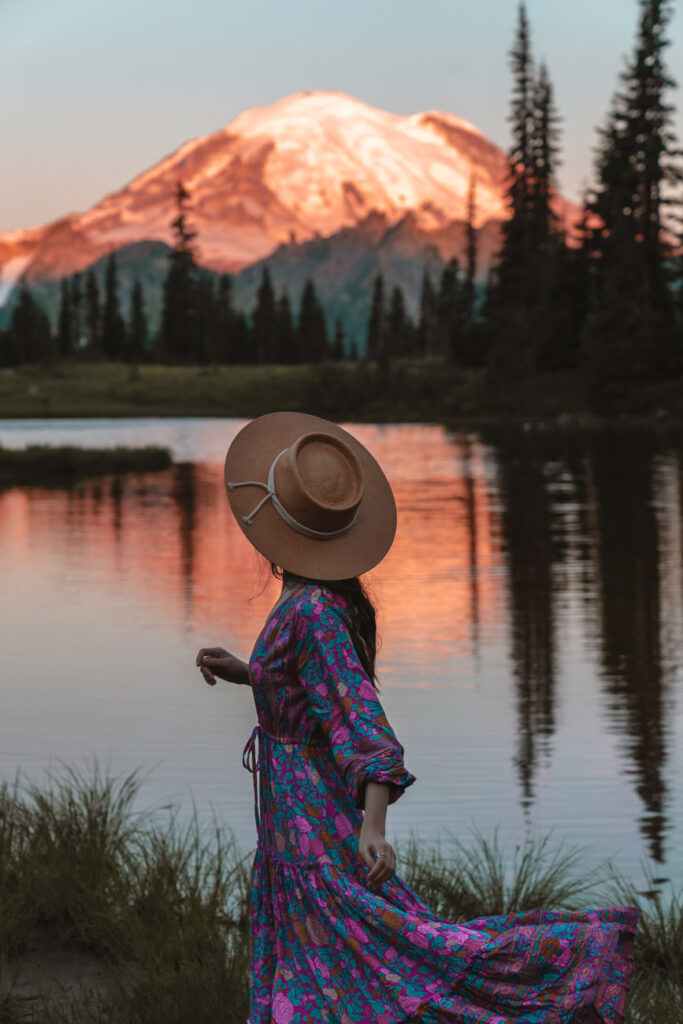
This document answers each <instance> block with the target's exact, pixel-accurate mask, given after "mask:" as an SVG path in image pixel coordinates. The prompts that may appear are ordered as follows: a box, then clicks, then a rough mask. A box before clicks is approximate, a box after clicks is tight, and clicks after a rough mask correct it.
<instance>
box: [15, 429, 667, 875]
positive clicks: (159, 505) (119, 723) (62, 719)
mask: <svg viewBox="0 0 683 1024" xmlns="http://www.w3.org/2000/svg"><path fill="white" fill-rule="evenodd" d="M242 425H243V421H239V420H231V419H224V420H219V419H140V420H131V419H128V420H118V419H117V420H31V421H27V420H17V421H7V420H5V421H3V422H2V424H0V443H1V444H3V445H5V446H7V447H23V446H24V445H26V444H30V443H51V444H60V443H69V444H82V445H88V446H90V445H116V444H132V445H146V444H164V445H168V446H169V447H170V448H171V449H172V451H173V453H174V456H175V458H176V459H177V460H179V464H178V465H177V466H176V467H174V468H172V469H170V470H167V471H164V472H161V473H150V474H142V475H133V476H128V477H123V478H120V479H116V478H112V477H108V478H103V479H101V480H99V481H88V482H85V483H80V484H78V485H76V486H73V487H71V488H61V489H45V488H40V487H17V488H10V489H5V490H4V491H0V571H1V577H0V578H1V580H2V586H1V588H0V616H1V622H2V626H1V630H2V645H1V647H0V777H2V778H6V779H9V780H11V779H13V778H14V777H15V774H16V772H17V770H18V769H21V771H22V772H23V773H24V774H25V775H26V776H29V777H31V778H34V779H41V778H44V777H45V775H44V773H45V771H46V769H50V768H52V769H53V770H56V771H59V763H60V761H68V762H71V763H75V764H76V765H78V766H81V767H83V766H84V765H85V763H86V759H89V760H91V759H92V757H93V756H97V758H98V759H99V760H100V762H102V763H103V764H105V765H106V766H107V767H108V768H109V769H110V770H112V771H114V772H116V773H120V772H128V771H130V770H132V769H133V768H136V767H138V766H140V765H142V766H143V767H144V769H145V770H146V773H147V775H146V782H145V784H144V786H143V789H142V792H141V795H140V802H141V805H144V806H148V805H150V804H152V803H157V804H158V803H164V802H167V801H174V802H177V803H180V804H181V806H182V807H183V808H185V809H188V810H189V809H190V808H191V805H192V804H191V802H192V800H194V802H195V803H196V805H197V808H198V810H199V812H200V814H201V815H202V816H206V817H207V818H208V816H209V814H210V812H211V808H213V809H214V810H215V811H216V813H217V814H218V816H219V818H220V819H221V820H222V821H223V822H224V823H225V824H227V825H228V826H230V827H232V829H233V830H234V833H235V835H236V838H237V839H238V840H239V842H240V844H241V845H242V846H243V848H244V849H245V850H249V849H252V848H253V847H254V845H255V840H256V836H255V825H254V817H253V790H252V779H251V776H250V775H249V773H248V772H246V771H245V770H244V768H243V767H242V750H243V747H244V744H245V743H246V741H247V739H248V737H249V735H250V733H251V729H252V726H253V725H254V724H255V721H256V713H255V709H254V705H253V698H252V695H251V691H250V690H249V689H248V688H247V687H235V686H231V685H229V684H227V683H220V682H219V683H218V685H217V686H216V687H215V688H211V687H208V686H207V685H206V684H205V683H204V682H203V679H202V677H201V675H200V673H199V670H198V669H197V668H196V667H195V664H194V662H195V656H196V653H197V650H198V648H199V647H202V646H211V645H221V646H224V647H227V648H228V649H229V650H232V651H234V652H235V653H237V654H238V655H239V656H240V657H242V658H244V659H246V658H247V657H248V655H249V653H250V650H251V646H252V644H253V642H254V640H255V638H256V636H257V634H258V632H259V630H260V629H261V626H262V624H263V621H264V619H265V617H266V615H267V613H268V611H269V609H270V607H271V606H272V604H273V603H274V601H275V600H276V599H277V596H278V585H277V584H276V583H274V582H273V581H270V580H269V578H268V574H267V572H266V570H265V568H264V566H263V565H262V564H261V563H260V560H259V558H258V556H257V555H255V553H254V552H253V550H252V548H251V547H250V546H249V544H248V542H247V541H246V540H245V538H244V537H243V536H242V534H241V532H240V531H239V529H238V527H237V526H236V524H234V522H233V521H232V517H231V514H230V512H229V508H228V503H227V498H226V494H225V488H224V483H223V459H224V457H225V452H226V450H227V447H228V445H229V444H230V442H231V440H232V438H233V437H234V435H235V434H236V432H237V431H238V430H239V429H240V428H241V427H242ZM347 429H349V430H350V431H351V432H352V433H353V434H354V435H355V436H356V437H358V438H359V440H361V441H362V442H363V443H364V444H366V445H367V446H368V448H370V450H371V451H372V452H373V453H374V454H375V455H376V456H377V458H378V459H379V460H380V462H381V463H382V465H383V466H384V468H385V470H386V472H387V475H388V476H389V478H390V480H391V483H392V485H393V487H394V489H395V493H396V496H397V501H398V506H399V529H398V534H397V539H396V542H395V544H394V547H393V548H392V551H391V552H390V554H389V556H388V557H387V558H386V560H385V561H384V562H383V563H382V565H381V566H380V567H379V568H378V569H377V570H375V572H374V573H372V574H370V582H371V586H372V589H373V592H374V595H375V597H376V599H377V601H378V603H379V622H380V629H381V633H382V640H383V645H382V650H381V655H380V661H379V669H380V680H381V700H382V703H383V705H384V708H385V711H386V713H387V715H388V717H389V720H390V722H391V723H392V725H393V727H394V729H395V731H396V733H397V734H398V736H399V738H400V740H401V742H402V743H403V745H404V747H405V752H406V753H405V761H406V765H407V766H408V767H409V768H410V770H411V771H412V772H413V773H414V774H415V775H416V776H417V779H418V781H417V782H416V783H415V785H414V786H413V787H411V789H409V790H408V791H406V793H405V794H404V795H403V797H402V798H401V799H400V800H399V801H398V802H397V803H396V804H395V805H394V806H392V807H391V808H390V809H389V817H388V837H389V838H390V839H392V838H393V839H395V840H400V838H401V837H402V836H407V835H408V833H409V832H410V831H411V830H413V832H416V833H417V834H418V835H419V836H420V837H422V838H423V839H424V840H426V841H429V842H431V841H433V840H436V839H442V840H443V841H444V842H445V843H447V842H448V834H454V835H456V836H458V837H460V838H462V839H463V840H464V841H468V840H469V839H470V838H471V834H472V828H473V827H476V828H478V829H479V830H481V831H482V832H483V833H484V834H485V835H486V836H488V837H492V835H493V830H494V828H495V827H496V826H499V835H500V838H501V841H502V842H503V843H504V844H506V845H507V846H508V849H512V848H513V847H514V845H516V844H520V845H521V844H523V843H524V841H525V840H526V839H529V838H531V837H535V836H540V835H542V834H545V833H546V832H548V831H549V830H551V829H553V830H554V832H553V837H552V842H551V845H557V844H559V842H560V841H561V840H562V839H566V840H567V841H568V842H569V843H571V844H578V845H581V846H583V847H584V850H585V863H586V864H592V863H597V862H598V861H600V860H602V859H603V858H605V857H608V856H611V857H613V859H614V862H615V863H616V864H617V865H618V866H619V867H620V868H621V869H622V870H624V871H626V872H627V873H629V874H631V875H632V876H633V877H634V878H636V879H638V880H641V879H642V871H641V866H642V865H643V864H646V865H647V866H648V867H649V868H654V869H655V872H654V873H655V874H656V875H658V876H661V877H665V878H671V879H672V880H674V881H676V882H679V881H683V864H682V859H681V856H680V850H681V848H682V845H683V843H682V841H683V779H682V776H681V768H682V766H683V710H682V708H683V700H682V697H683V694H682V683H681V664H680V662H681V658H680V653H679V652H680V651H681V643H680V640H681V631H682V626H683V609H682V601H683V571H682V569H683V566H682V518H681V503H682V500H683V497H682V495H683V483H682V480H683V478H682V473H681V459H682V450H683V444H682V442H681V439H680V437H677V436H676V435H674V434H670V433H664V432H662V431H660V432H657V433H655V432H645V431H636V430H628V431H626V430H621V431H607V432H605V431H602V432H595V433H567V432H562V431H555V430H543V431H539V430H538V429H533V430H524V429H522V428H519V429H517V428H510V427H507V428H505V429H503V430H491V429H488V428H487V429H486V430H483V429H479V428H478V429H477V430H476V431H472V432H468V431H463V432H459V433H449V432H447V431H446V430H445V429H443V428H441V427H437V426H422V425H420V426H414V425H388V426H373V425H362V426H361V425H347Z"/></svg>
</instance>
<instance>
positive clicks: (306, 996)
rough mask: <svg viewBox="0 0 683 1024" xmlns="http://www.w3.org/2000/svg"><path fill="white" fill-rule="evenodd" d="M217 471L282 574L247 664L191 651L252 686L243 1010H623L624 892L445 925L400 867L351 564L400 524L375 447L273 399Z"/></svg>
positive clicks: (453, 1021) (545, 1015)
mask: <svg viewBox="0 0 683 1024" xmlns="http://www.w3.org/2000/svg"><path fill="white" fill-rule="evenodd" d="M225 482H226V487H227V493H228V499H229V501H230V505H231V508H232V511H233V513H234V515H235V517H236V519H237V522H238V523H239V525H240V527H241V529H242V530H243V532H244V533H245V535H246V536H247V537H248V538H249V540H250V541H251V543H252V544H253V545H254V547H255V548H256V549H257V550H258V551H260V552H261V554H263V555H265V556H266V558H267V559H269V560H270V561H271V564H272V565H273V567H274V570H275V571H276V572H277V573H278V574H279V575H280V576H281V578H282V584H283V585H282V593H281V595H280V597H279V600H278V601H277V603H276V604H275V606H274V608H273V609H272V611H271V613H270V615H269V616H268V619H267V621H266V623H265V625H264V627H263V630H262V631H261V634H260V636H259V637H258V639H257V640H256V644H255V646H254V649H253V652H252V655H251V658H250V661H249V664H248V665H247V664H245V663H244V662H242V661H240V660H239V659H237V658H235V657H234V656H233V655H232V654H230V653H228V652H227V651H225V650H224V649H222V648H202V649H201V650H200V651H199V653H198V655H197V665H198V666H199V668H200V670H201V672H202V674H203V676H204V678H205V679H206V681H207V682H208V683H209V684H211V685H214V684H215V681H216V677H219V678H221V679H225V680H227V681H229V682H234V683H240V684H244V685H250V686H251V687H252V691H253V694H254V700H255V703H256V709H257V714H258V725H257V726H256V727H255V728H254V731H253V732H252V735H251V738H250V739H249V741H248V742H247V745H246V747H245V749H244V756H243V763H244V765H245V767H247V768H249V769H250V770H251V771H253V772H254V813H255V817H256V828H257V835H258V845H257V850H256V855H255V858H254V863H253V868H252V888H251V904H250V925H251V929H250V947H249V952H250V979H249V982H250V1012H249V1018H248V1024H270V1022H271V1021H275V1022H276V1024H319V1022H320V1024H322V1022H328V1024H336V1022H341V1024H399V1022H408V1021H421V1022H423V1024H507V1022H513V1021H514V1022H516V1024H550V1022H554V1024H580V1022H581V1024H589V1022H590V1024H596V1022H597V1024H623V1021H624V1013H625V1007H626V998H627V993H628V989H629V985H630V980H631V974H632V967H633V962H632V958H633V940H634V936H635V934H636V930H637V925H638V909H637V908H636V907H611V908H608V909H597V910H588V911H582V912H578V911H565V912H561V911H551V910H542V909H540V908H532V909H530V910H527V911H523V912H519V913H517V914H509V915H499V916H489V917H482V918H478V919H476V920H473V921H468V922H466V923H464V924H456V923H454V922H452V921H448V920H444V919H443V918H439V917H437V916H436V914H435V913H434V912H433V911H432V909H431V908H430V907H429V906H428V905H427V904H426V903H424V901H423V900H421V899H420V897H419V896H418V895H417V894H416V893H415V892H414V891H413V890H412V889H411V888H410V887H409V886H408V885H407V884H406V883H405V882H404V881H403V880H402V879H401V878H400V876H399V875H397V874H396V856H395V853H394V850H393V849H392V847H391V845H390V844H389V843H388V842H387V840H386V838H385V824H386V811H387V806H388V805H389V804H392V803H394V802H395V801H396V800H398V799H399V797H401V796H402V794H403V793H404V792H405V790H406V789H407V788H408V787H409V786H412V784H413V783H414V782H415V781H416V779H415V776H414V775H412V774H411V772H409V771H408V770H407V768H406V767H405V765H404V761H403V754H404V750H403V747H402V746H401V744H400V743H399V741H398V739H397V738H396V735H395V733H394V731H393V729H392V727H391V725H390V724H389V722H388V720H387V717H386V715H385V714H384V710H383V708H382V705H381V703H380V701H379V699H378V697H377V691H376V687H375V649H376V633H375V616H374V610H373V608H372V605H371V603H370V602H369V600H368V598H367V596H366V594H365V591H364V589H363V587H362V584H361V582H360V580H359V579H358V577H359V576H360V575H361V574H362V573H364V572H366V571H368V570H369V569H371V568H372V567H373V566H374V565H376V564H377V563H378V562H379V561H380V560H381V559H382V558H383V557H384V555H385V554H386V553H387V551H388V550H389V548H390V546H391V544H392V541H393V538H394V534H395V530H396V508H395V504H394V499H393V495H392V492H391V488H390V486H389V483H388V481H387V479H386V477H385V476H384V473H383V472H382V470H381V468H380V466H379V465H378V463H377V462H376V461H375V459H374V458H373V457H372V455H371V454H370V453H369V452H368V451H367V449H366V448H364V447H363V445H361V444H360V443H359V442H358V441H357V440H356V439H355V438H353V437H352V436H351V435H350V434H349V433H348V432H346V431H344V430H342V429H341V428H340V427H338V426H336V425H335V424H333V423H330V422H328V421H326V420H323V419H320V418H319V417H314V416H308V415H306V414H303V413H271V414H269V415H267V416H261V417H259V418H258V419H256V420H254V421H252V422H251V423H249V424H248V425H247V426H246V427H244V429H243V430H242V431H240V433H239V434H238V435H237V437H236V438H235V439H234V441H233V443H232V445H231V446H230V449H229V451H228V453H227V455H226V460H225ZM277 567H279V569H278V568H277ZM257 739H258V757H257V756H256V753H255V749H256V741H257ZM257 772H258V775H259V785H258V787H257V778H256V773H257Z"/></svg>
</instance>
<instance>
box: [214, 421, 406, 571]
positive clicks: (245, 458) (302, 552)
mask: <svg viewBox="0 0 683 1024" xmlns="http://www.w3.org/2000/svg"><path fill="white" fill-rule="evenodd" d="M311 431H321V432H322V433H327V434H331V435H332V436H333V437H337V438H339V439H340V440H342V441H344V442H345V443H346V444H348V445H349V447H350V448H351V449H352V450H353V452H354V454H355V455H356V457H357V458H358V461H359V462H360V465H361V469H362V471H363V486H364V489H363V497H362V499H361V502H360V505H359V507H358V514H357V517H356V521H355V522H354V524H353V526H352V527H351V528H350V529H349V530H348V532H347V533H344V534H342V535H341V536H340V537H333V538H330V539H329V540H317V539H312V538H310V537H306V536H304V535H303V534H301V533H298V532H297V531H296V530H295V529H293V528H292V527H291V526H288V525H287V523H286V522H285V521H284V520H283V519H282V517H281V516H280V514H279V513H278V511H277V509H276V508H275V506H274V505H273V503H272V502H271V501H266V502H265V503H264V504H263V505H262V507H261V508H260V509H259V511H258V512H257V513H256V515H255V516H254V518H253V520H252V522H251V523H246V522H245V521H244V519H243V518H242V517H243V516H246V515H248V514H249V513H250V512H252V511H253V509H254V508H255V506H256V505H257V503H258V502H259V501H260V500H261V498H263V497H264V495H265V493H266V492H265V490H264V488H263V487H256V486H254V487H238V488H236V489H234V490H231V489H230V488H229V487H228V482H231V483H242V482H244V481H246V480H261V481H263V483H264V484H265V483H266V481H267V479H268V470H269V469H270V466H271V463H272V461H273V459H274V458H275V456H276V455H278V454H279V453H280V452H281V451H282V450H283V449H284V448H287V447H289V445H291V444H293V443H294V441H296V439H297V438H298V437H300V436H301V435H302V434H307V433H309V432H311ZM224 478H225V487H226V491H227V495H228V501H229V502H230V508H231V509H232V512H233V515H234V516H235V519H236V521H237V524H238V525H239V527H240V529H241V530H242V533H243V534H244V535H245V537H247V539H248V540H249V541H250V542H251V543H252V544H253V545H254V547H255V548H256V549H257V551H259V552H260V553H261V554H262V555H264V556H265V557H266V558H267V559H269V561H271V562H275V564H276V565H279V566H280V567H281V568H283V569H287V570H288V571H289V572H292V573H295V574H296V575H297V576H306V577H308V578H311V579H319V580H339V579H350V578H351V577H353V576H360V575H361V574H362V573H364V572H368V571H369V570H370V569H372V568H373V567H374V566H375V565H377V564H378V563H379V562H380V561H381V560H382V559H383V558H384V556H385V555H386V553H387V552H388V550H389V548H390V547H391V545H392V543H393V540H394V536H395V534H396V502H395V501H394V495H393V492H392V490H391V485H390V484H389V481H388V480H387V478H386V476H385V475H384V472H383V471H382V468H381V467H380V465H379V463H378V462H377V460H376V459H375V458H374V456H373V455H371V454H370V452H369V451H368V450H367V448H365V446H364V445H362V444H361V443H360V441H357V440H356V438H355V437H353V436H352V435H351V434H349V432H348V431H347V430H344V429H343V428H342V427H339V426H337V424H336V423H332V422H331V421H330V420H326V419H323V418H322V417H320V416H311V415H310V414H308V413H303V412H272V413H267V414H266V415H265V416H259V417H258V418H257V419H254V420H252V421H251V422H250V423H248V424H247V425H246V426H245V427H243V428H242V430H240V432H239V434H237V436H236V437H235V438H234V440H233V442H232V444H231V445H230V447H229V449H228V452H227V454H226V456H225V467H224Z"/></svg>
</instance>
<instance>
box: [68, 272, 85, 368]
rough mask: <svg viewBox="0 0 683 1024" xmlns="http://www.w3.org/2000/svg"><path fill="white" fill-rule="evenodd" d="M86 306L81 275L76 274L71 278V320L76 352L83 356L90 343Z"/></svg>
mask: <svg viewBox="0 0 683 1024" xmlns="http://www.w3.org/2000/svg"><path fill="white" fill-rule="evenodd" d="M84 307H85V302H84V295H83V289H82V287H81V275H80V274H74V275H73V277H72V278H71V320H72V323H73V341H74V352H75V354H76V355H77V356H81V355H82V354H83V349H84V348H85V347H86V345H87V344H88V337H87V332H86V327H85V308H84Z"/></svg>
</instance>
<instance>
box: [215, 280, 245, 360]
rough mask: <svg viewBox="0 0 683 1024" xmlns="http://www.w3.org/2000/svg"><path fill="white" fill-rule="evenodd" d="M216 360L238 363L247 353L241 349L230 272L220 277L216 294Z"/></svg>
mask: <svg viewBox="0 0 683 1024" xmlns="http://www.w3.org/2000/svg"><path fill="white" fill-rule="evenodd" d="M215 301H216V337H217V350H216V353H215V356H214V357H213V358H215V360H216V362H219V363H237V362H240V361H241V360H243V359H244V356H245V354H244V353H242V352H241V351H240V350H239V344H238V328H237V313H236V312H235V309H234V306H233V298H232V279H231V278H230V275H229V274H221V276H220V277H219V279H218V290H217V294H216V300H215Z"/></svg>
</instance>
